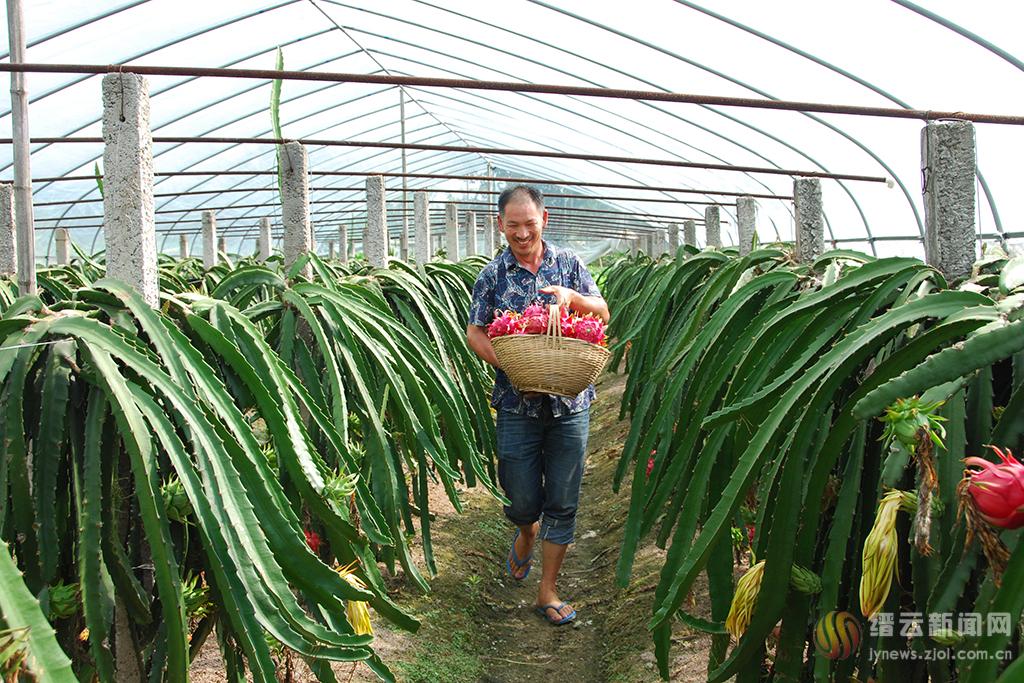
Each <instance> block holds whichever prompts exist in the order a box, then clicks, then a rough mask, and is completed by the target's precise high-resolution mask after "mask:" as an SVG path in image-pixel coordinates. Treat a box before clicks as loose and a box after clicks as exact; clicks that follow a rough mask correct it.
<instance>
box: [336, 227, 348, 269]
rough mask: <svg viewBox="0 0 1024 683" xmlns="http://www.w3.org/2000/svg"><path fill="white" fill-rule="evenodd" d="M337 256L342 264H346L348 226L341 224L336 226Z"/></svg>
mask: <svg viewBox="0 0 1024 683" xmlns="http://www.w3.org/2000/svg"><path fill="white" fill-rule="evenodd" d="M338 244H339V245H340V246H339V250H338V255H339V257H340V258H341V262H342V263H348V226H347V225H345V224H344V223H342V224H341V225H339V226H338Z"/></svg>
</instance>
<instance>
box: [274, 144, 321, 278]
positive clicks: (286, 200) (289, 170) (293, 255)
mask: <svg viewBox="0 0 1024 683" xmlns="http://www.w3.org/2000/svg"><path fill="white" fill-rule="evenodd" d="M278 153H279V154H280V156H281V169H282V170H281V223H282V225H283V226H284V245H283V246H284V265H285V268H289V267H291V265H292V264H293V263H295V261H296V260H297V259H298V258H299V257H300V256H302V255H303V254H305V253H306V252H309V251H312V247H313V245H312V238H311V234H312V232H311V226H310V223H309V174H308V173H307V168H308V166H309V158H308V156H307V154H306V148H305V147H303V146H302V143H301V142H286V143H285V144H283V145H281V146H280V147H279V148H278ZM302 274H303V275H304V276H305V277H312V275H313V268H312V267H311V266H310V265H309V264H306V267H305V268H303V271H302Z"/></svg>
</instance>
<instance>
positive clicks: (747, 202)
mask: <svg viewBox="0 0 1024 683" xmlns="http://www.w3.org/2000/svg"><path fill="white" fill-rule="evenodd" d="M736 224H737V225H736V229H737V231H738V232H739V248H740V256H746V255H747V254H749V253H750V251H751V245H752V244H753V242H754V235H756V234H757V203H756V202H755V201H754V198H753V197H740V198H738V199H737V200H736Z"/></svg>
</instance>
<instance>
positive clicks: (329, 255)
mask: <svg viewBox="0 0 1024 683" xmlns="http://www.w3.org/2000/svg"><path fill="white" fill-rule="evenodd" d="M327 258H329V259H331V260H332V261H333V260H334V240H327Z"/></svg>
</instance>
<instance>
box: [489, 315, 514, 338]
mask: <svg viewBox="0 0 1024 683" xmlns="http://www.w3.org/2000/svg"><path fill="white" fill-rule="evenodd" d="M518 326H519V314H518V313H516V312H514V311H495V313H494V321H493V322H492V323H491V324H490V325H488V326H487V336H488V337H490V338H492V339H493V338H494V337H504V336H505V335H507V334H515V330H516V328H517V327H518Z"/></svg>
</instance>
